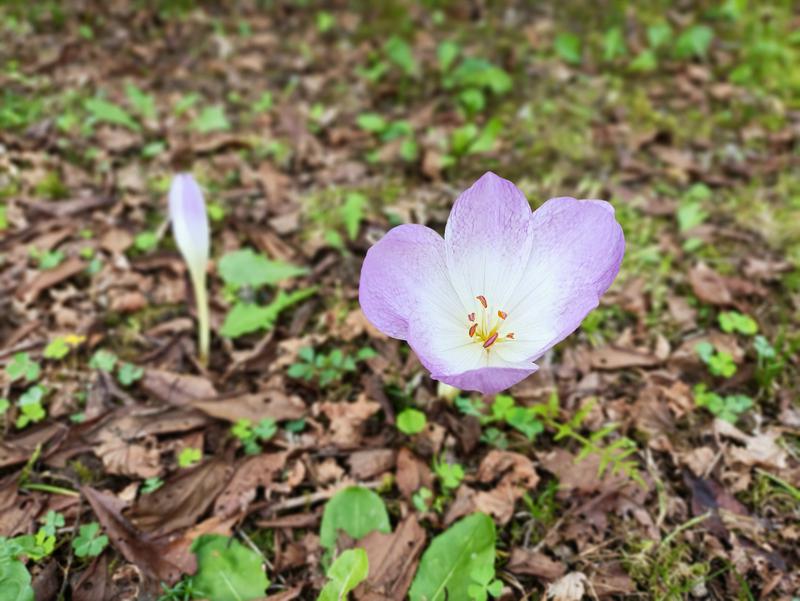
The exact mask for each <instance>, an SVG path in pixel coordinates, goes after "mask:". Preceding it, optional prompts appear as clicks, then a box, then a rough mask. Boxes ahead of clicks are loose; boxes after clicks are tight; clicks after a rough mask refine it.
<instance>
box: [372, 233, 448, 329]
mask: <svg viewBox="0 0 800 601" xmlns="http://www.w3.org/2000/svg"><path fill="white" fill-rule="evenodd" d="M358 299H359V302H360V303H361V309H362V311H364V315H366V316H367V319H369V320H370V322H372V324H373V325H374V326H375V327H376V328H378V329H379V330H380V331H381V332H383V333H384V334H386V335H388V336H392V337H393V338H401V339H405V338H407V337H408V320H409V316H410V315H411V314H412V313H413V312H415V311H416V310H417V307H420V306H421V307H423V311H424V312H426V313H430V314H431V315H434V314H435V315H439V316H441V318H442V319H451V320H455V319H456V318H457V316H458V315H460V314H461V313H463V310H462V309H461V307H460V304H459V302H458V297H457V296H456V293H455V291H454V290H453V287H452V285H451V284H450V280H449V278H448V275H447V267H446V264H445V252H444V240H442V237H441V236H440V235H439V234H437V233H436V232H434V231H433V230H432V229H430V228H427V227H425V226H422V225H413V224H405V225H400V226H397V227H395V228H393V229H392V230H390V231H389V232H388V233H387V234H386V235H385V236H384V237H383V238H381V239H380V240H379V241H378V242H377V243H376V244H375V245H374V246H373V247H372V248H370V249H369V251H368V252H367V256H366V257H365V258H364V264H363V265H362V267H361V280H360V283H359V289H358Z"/></svg>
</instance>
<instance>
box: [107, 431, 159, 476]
mask: <svg viewBox="0 0 800 601" xmlns="http://www.w3.org/2000/svg"><path fill="white" fill-rule="evenodd" d="M92 450H93V451H94V454H95V455H97V456H98V457H99V458H100V459H101V460H102V461H103V465H104V466H105V468H106V471H107V472H108V473H109V474H118V475H120V476H130V477H134V478H155V477H156V476H159V475H161V472H162V466H161V463H160V459H161V453H160V452H159V449H158V444H157V443H156V440H155V439H154V438H152V437H149V436H147V437H143V438H142V439H141V440H140V441H138V442H128V441H127V440H126V439H125V438H122V437H120V436H119V435H118V434H117V433H116V432H114V431H113V430H105V429H104V430H101V431H100V432H99V434H98V437H97V446H95V447H94V448H93V449H92Z"/></svg>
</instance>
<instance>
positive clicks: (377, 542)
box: [354, 514, 427, 601]
mask: <svg viewBox="0 0 800 601" xmlns="http://www.w3.org/2000/svg"><path fill="white" fill-rule="evenodd" d="M426 538H427V537H426V536H425V530H424V528H422V526H420V525H419V522H418V521H417V517H416V515H415V514H410V515H408V516H406V518H405V519H404V520H403V521H402V522H400V523H399V524H398V525H397V528H395V530H394V532H392V533H391V534H383V533H381V532H377V531H375V532H371V533H369V534H367V536H365V537H364V538H362V539H361V540H360V541H359V543H358V546H359V547H361V548H363V549H364V550H365V551H366V552H367V558H368V559H369V574H368V576H367V579H366V581H365V582H363V583H362V584H361V585H360V586H359V587H358V588H357V589H356V590H355V591H354V596H355V598H356V599H358V600H359V601H370V600H373V601H374V600H376V599H378V598H384V599H391V600H393V601H403V599H405V596H406V593H407V592H408V589H409V587H410V586H411V581H412V579H413V578H414V574H415V573H416V571H417V564H418V563H419V556H420V555H421V554H422V550H423V549H424V548H425V543H426Z"/></svg>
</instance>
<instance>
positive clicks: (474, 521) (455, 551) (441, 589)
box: [409, 513, 495, 601]
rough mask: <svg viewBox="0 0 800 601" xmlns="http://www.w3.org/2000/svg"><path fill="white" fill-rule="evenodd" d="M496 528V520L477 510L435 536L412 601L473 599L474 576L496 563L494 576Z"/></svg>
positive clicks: (424, 559) (412, 587)
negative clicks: (469, 591)
mask: <svg viewBox="0 0 800 601" xmlns="http://www.w3.org/2000/svg"><path fill="white" fill-rule="evenodd" d="M494 545H495V531H494V522H493V521H492V519H491V518H490V517H489V516H487V515H486V514H483V513H474V514H472V515H470V516H467V517H465V518H464V519H462V520H460V521H458V522H456V523H455V524H453V525H452V526H451V527H450V528H448V529H447V530H446V531H445V532H443V533H442V534H440V535H439V536H437V537H436V538H434V539H433V541H432V542H431V544H430V546H429V547H428V548H427V549H426V550H425V553H424V554H423V555H422V560H421V561H420V563H419V568H418V569H417V574H416V576H414V582H413V583H412V585H411V590H410V591H409V598H410V599H411V601H445V600H449V599H464V600H465V601H466V600H467V599H469V598H470V595H469V593H468V592H467V589H468V588H469V586H470V585H471V584H473V578H472V575H473V574H474V573H478V572H480V571H481V569H482V568H485V566H487V565H488V566H492V569H491V577H494V558H495V546H494Z"/></svg>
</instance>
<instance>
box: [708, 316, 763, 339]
mask: <svg viewBox="0 0 800 601" xmlns="http://www.w3.org/2000/svg"><path fill="white" fill-rule="evenodd" d="M717 319H718V320H719V327H720V328H722V331H723V332H726V333H728V334H731V333H733V332H739V333H740V334H744V335H745V336H753V335H754V334H757V333H758V323H756V320H755V319H753V318H752V317H750V316H749V315H745V314H743V313H739V312H738V311H723V312H722V313H720V314H719V317H718V318H717Z"/></svg>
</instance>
